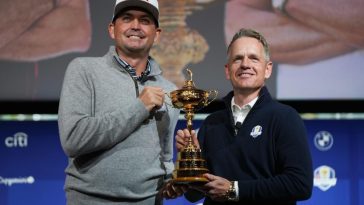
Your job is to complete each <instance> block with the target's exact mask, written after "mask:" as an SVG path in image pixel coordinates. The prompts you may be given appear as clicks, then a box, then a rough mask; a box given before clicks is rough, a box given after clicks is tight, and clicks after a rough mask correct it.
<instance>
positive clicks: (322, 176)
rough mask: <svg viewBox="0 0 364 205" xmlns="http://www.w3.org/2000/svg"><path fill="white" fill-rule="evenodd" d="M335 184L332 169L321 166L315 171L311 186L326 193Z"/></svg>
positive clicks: (335, 180) (335, 179)
mask: <svg viewBox="0 0 364 205" xmlns="http://www.w3.org/2000/svg"><path fill="white" fill-rule="evenodd" d="M336 182H337V178H336V177H335V170H334V169H333V168H331V167H329V166H326V165H323V166H320V167H318V168H316V169H315V171H314V180H313V186H315V187H318V188H319V189H321V190H322V191H327V190H328V189H330V188H331V187H333V186H335V185H336Z"/></svg>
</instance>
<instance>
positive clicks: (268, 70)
mask: <svg viewBox="0 0 364 205" xmlns="http://www.w3.org/2000/svg"><path fill="white" fill-rule="evenodd" d="M272 69H273V62H272V61H269V62H268V63H267V67H266V69H265V76H264V77H265V79H268V78H269V77H270V76H271V75H272Z"/></svg>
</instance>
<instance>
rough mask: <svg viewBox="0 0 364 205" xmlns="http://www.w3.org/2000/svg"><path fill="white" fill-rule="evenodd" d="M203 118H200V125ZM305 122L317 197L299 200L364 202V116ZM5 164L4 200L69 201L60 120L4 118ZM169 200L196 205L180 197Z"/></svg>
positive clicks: (0, 188) (0, 127)
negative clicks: (60, 135) (65, 183)
mask: <svg viewBox="0 0 364 205" xmlns="http://www.w3.org/2000/svg"><path fill="white" fill-rule="evenodd" d="M201 122H202V121H201V120H195V121H194V126H195V129H198V127H199V126H200V125H201ZM304 122H305V125H306V127H307V131H308V141H309V144H310V149H311V153H312V157H313V170H312V171H313V173H314V179H312V180H313V181H314V189H313V195H312V197H311V199H309V200H307V201H302V202H299V203H298V204H299V205H317V204H321V205H326V204H327V205H364V158H363V157H360V156H364V149H363V147H364V136H363V133H364V120H304ZM185 126H186V122H185V120H180V121H179V122H178V124H177V129H180V128H184V127H185ZM242 149H244V148H242ZM297 154H299V153H297ZM242 163H243V162H242ZM0 165H1V166H0V204H2V205H29V204H36V205H49V204H52V205H64V204H66V200H65V193H64V190H63V186H64V180H65V173H64V170H65V168H66V166H67V157H66V156H65V154H64V152H63V150H62V148H61V145H60V139H59V134H58V127H57V121H55V120H53V121H1V122H0ZM202 202H203V200H201V201H199V202H198V203H195V204H202ZM165 204H166V205H172V204H173V205H185V204H186V205H187V204H192V203H190V202H188V201H187V200H186V199H185V198H184V197H180V198H177V199H174V200H166V201H165Z"/></svg>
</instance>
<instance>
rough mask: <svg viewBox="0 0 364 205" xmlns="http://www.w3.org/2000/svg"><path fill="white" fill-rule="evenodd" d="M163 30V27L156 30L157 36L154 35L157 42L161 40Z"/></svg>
mask: <svg viewBox="0 0 364 205" xmlns="http://www.w3.org/2000/svg"><path fill="white" fill-rule="evenodd" d="M161 32H162V29H161V28H156V32H155V36H154V43H157V42H158V41H159V37H160V35H161Z"/></svg>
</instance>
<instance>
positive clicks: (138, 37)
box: [127, 35, 143, 40]
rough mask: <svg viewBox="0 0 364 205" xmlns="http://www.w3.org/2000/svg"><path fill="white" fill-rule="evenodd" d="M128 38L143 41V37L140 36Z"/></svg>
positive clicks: (129, 36)
mask: <svg viewBox="0 0 364 205" xmlns="http://www.w3.org/2000/svg"><path fill="white" fill-rule="evenodd" d="M127 37H128V38H130V39H136V40H140V39H143V37H142V36H139V35H128V36H127Z"/></svg>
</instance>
